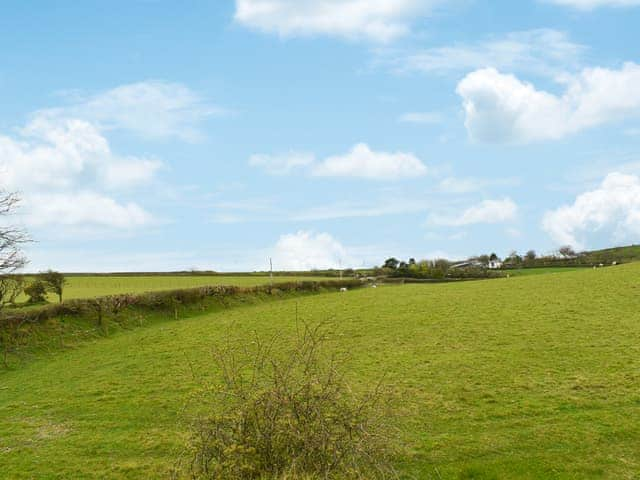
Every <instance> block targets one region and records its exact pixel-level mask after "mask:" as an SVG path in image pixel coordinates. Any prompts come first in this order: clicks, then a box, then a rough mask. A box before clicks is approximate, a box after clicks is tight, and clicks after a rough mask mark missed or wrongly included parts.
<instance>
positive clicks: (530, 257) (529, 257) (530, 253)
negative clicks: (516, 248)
mask: <svg viewBox="0 0 640 480" xmlns="http://www.w3.org/2000/svg"><path fill="white" fill-rule="evenodd" d="M525 258H526V259H527V260H528V261H529V262H533V261H534V260H535V259H536V258H538V254H537V253H536V251H535V250H529V251H528V252H527V253H526V255H525Z"/></svg>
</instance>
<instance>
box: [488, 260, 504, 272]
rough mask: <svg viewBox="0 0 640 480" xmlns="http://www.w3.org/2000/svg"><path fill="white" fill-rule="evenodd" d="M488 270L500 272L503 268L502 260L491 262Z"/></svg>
mask: <svg viewBox="0 0 640 480" xmlns="http://www.w3.org/2000/svg"><path fill="white" fill-rule="evenodd" d="M487 268H488V269H490V270H500V269H501V268H502V262H501V261H500V260H489V263H488V264H487Z"/></svg>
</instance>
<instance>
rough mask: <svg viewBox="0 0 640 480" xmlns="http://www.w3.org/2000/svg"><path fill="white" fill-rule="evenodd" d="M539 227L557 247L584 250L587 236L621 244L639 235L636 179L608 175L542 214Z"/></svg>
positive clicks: (639, 188)
mask: <svg viewBox="0 0 640 480" xmlns="http://www.w3.org/2000/svg"><path fill="white" fill-rule="evenodd" d="M542 226H543V228H544V230H545V231H546V232H547V233H549V235H551V238H553V240H554V241H555V242H557V243H558V244H559V245H565V244H566V245H572V246H574V247H575V248H578V249H582V248H585V247H586V243H587V242H586V240H587V238H586V237H588V236H589V235H593V234H598V233H599V234H604V235H606V236H607V237H609V238H608V240H609V239H613V240H615V241H624V240H626V239H637V238H638V235H640V177H639V176H637V175H626V174H622V173H618V172H614V173H610V174H609V175H607V177H606V178H605V179H604V181H603V182H602V184H601V185H600V186H599V187H598V188H596V189H595V190H592V191H588V192H585V193H582V194H580V195H578V196H577V197H576V199H575V201H574V203H573V204H572V205H565V206H562V207H560V208H558V209H556V210H552V211H549V212H547V213H546V214H545V215H544V218H543V221H542Z"/></svg>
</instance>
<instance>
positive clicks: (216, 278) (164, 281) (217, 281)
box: [19, 275, 323, 302]
mask: <svg viewBox="0 0 640 480" xmlns="http://www.w3.org/2000/svg"><path fill="white" fill-rule="evenodd" d="M303 280H312V281H313V280H323V278H322V277H302V276H300V277H294V276H291V277H288V276H275V277H274V278H273V281H274V283H277V282H295V281H303ZM67 282H68V283H67V285H66V287H65V290H64V298H65V299H67V300H70V299H74V298H94V297H101V296H105V295H115V294H119V293H143V292H152V291H162V290H174V289H179V288H191V287H202V286H205V285H237V286H240V287H251V286H255V285H264V284H267V283H269V277H268V276H266V275H264V276H261V275H245V276H227V275H146V276H145V275H133V276H117V275H109V276H107V275H96V276H88V275H78V276H74V275H70V276H68V277H67ZM19 300H21V301H24V300H26V297H25V298H23V299H19ZM49 301H51V302H55V301H57V298H56V297H55V295H49Z"/></svg>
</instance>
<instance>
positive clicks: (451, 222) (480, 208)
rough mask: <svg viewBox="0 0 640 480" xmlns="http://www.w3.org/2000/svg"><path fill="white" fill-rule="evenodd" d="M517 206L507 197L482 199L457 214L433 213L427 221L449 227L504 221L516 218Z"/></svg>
mask: <svg viewBox="0 0 640 480" xmlns="http://www.w3.org/2000/svg"><path fill="white" fill-rule="evenodd" d="M517 213H518V206H517V205H516V204H515V203H514V202H513V200H511V199H509V198H504V199H502V200H484V201H482V202H480V203H479V204H478V205H474V206H472V207H469V208H468V209H466V210H465V211H463V212H462V213H461V214H459V215H452V216H443V215H436V214H433V215H431V216H430V217H429V220H428V221H429V223H431V224H434V225H443V226H449V227H461V226H465V225H473V224H478V223H488V224H495V223H504V222H508V221H511V220H514V219H515V218H516V215H517Z"/></svg>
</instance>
